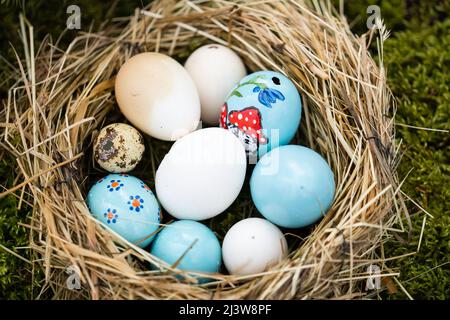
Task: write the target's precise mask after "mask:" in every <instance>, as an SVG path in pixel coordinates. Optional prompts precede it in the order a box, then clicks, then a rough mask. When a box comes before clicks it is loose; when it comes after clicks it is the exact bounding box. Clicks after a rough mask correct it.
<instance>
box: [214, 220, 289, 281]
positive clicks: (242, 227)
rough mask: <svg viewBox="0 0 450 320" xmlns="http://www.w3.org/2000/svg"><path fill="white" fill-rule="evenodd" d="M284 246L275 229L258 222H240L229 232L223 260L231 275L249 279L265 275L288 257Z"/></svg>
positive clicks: (223, 250)
mask: <svg viewBox="0 0 450 320" xmlns="http://www.w3.org/2000/svg"><path fill="white" fill-rule="evenodd" d="M287 253H288V250H287V242H286V238H285V237H284V235H283V233H282V232H281V231H280V229H278V228H277V227H276V226H275V225H273V224H272V223H270V222H269V221H267V220H265V219H261V218H248V219H244V220H241V221H239V222H238V223H236V224H235V225H234V226H232V227H231V229H230V230H228V232H227V234H226V235H225V238H224V240H223V244H222V257H223V262H224V264H225V267H226V268H227V270H228V272H230V274H234V275H249V274H256V273H261V272H264V271H267V270H268V269H269V268H270V267H271V266H273V265H275V264H277V263H278V262H280V261H281V260H282V259H284V258H285V257H286V256H287Z"/></svg>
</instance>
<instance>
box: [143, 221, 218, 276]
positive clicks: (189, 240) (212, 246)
mask: <svg viewBox="0 0 450 320" xmlns="http://www.w3.org/2000/svg"><path fill="white" fill-rule="evenodd" d="M150 253H151V254H152V255H154V256H156V257H158V258H159V259H161V260H163V261H165V262H166V263H167V264H169V265H173V264H175V262H177V261H178V262H179V264H178V265H177V268H178V269H180V270H185V271H197V272H202V273H216V272H218V271H219V268H220V265H221V263H222V250H221V247H220V242H219V240H218V239H217V237H216V235H215V234H214V233H213V232H212V231H211V229H209V228H208V227H207V226H205V225H203V224H201V223H199V222H196V221H192V220H179V221H175V222H172V223H171V224H169V225H167V226H166V227H164V228H163V229H162V230H161V231H160V232H159V233H158V235H157V236H156V238H155V240H154V241H153V244H152V246H151V249H150ZM202 280H206V279H202Z"/></svg>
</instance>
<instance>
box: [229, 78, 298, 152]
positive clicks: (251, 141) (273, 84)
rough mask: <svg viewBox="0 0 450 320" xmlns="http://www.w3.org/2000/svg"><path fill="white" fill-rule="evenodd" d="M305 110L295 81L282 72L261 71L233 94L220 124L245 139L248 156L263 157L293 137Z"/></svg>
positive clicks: (235, 89)
mask: <svg viewBox="0 0 450 320" xmlns="http://www.w3.org/2000/svg"><path fill="white" fill-rule="evenodd" d="M301 112H302V102H301V99H300V94H299V93H298V91H297V88H296V87H295V85H294V84H293V83H292V81H291V80H289V79H288V78H287V77H286V76H284V75H282V74H281V73H278V72H274V71H258V72H254V73H252V74H250V75H248V76H246V77H244V78H242V79H241V81H239V83H238V84H237V85H236V86H235V87H234V88H233V90H232V91H231V92H230V93H229V95H228V97H227V100H226V102H225V104H224V105H223V107H222V113H221V116H220V126H221V127H222V128H225V129H228V130H230V131H232V132H233V133H234V134H235V135H236V136H237V137H238V138H239V139H240V140H241V142H242V143H243V144H244V146H245V150H246V152H247V155H249V156H259V157H260V156H262V155H264V154H265V153H266V152H268V151H270V150H271V149H273V148H276V147H278V146H280V145H286V144H288V143H289V142H290V141H291V140H292V138H293V137H294V135H295V133H296V132H297V129H298V126H299V124H300V118H301Z"/></svg>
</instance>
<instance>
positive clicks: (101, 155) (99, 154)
mask: <svg viewBox="0 0 450 320" xmlns="http://www.w3.org/2000/svg"><path fill="white" fill-rule="evenodd" d="M144 150H145V145H144V139H143V138H142V135H141V134H140V133H139V131H137V130H136V129H135V128H133V127H132V126H130V125H128V124H125V123H113V124H110V125H108V126H106V127H104V128H103V129H102V130H101V131H100V133H99V134H98V136H97V138H96V139H95V142H94V158H95V160H96V161H97V163H98V164H99V165H100V167H102V168H103V169H105V170H106V171H109V172H112V173H122V172H129V171H131V170H133V169H134V168H135V167H136V166H137V164H138V163H139V161H141V159H142V155H143V154H144Z"/></svg>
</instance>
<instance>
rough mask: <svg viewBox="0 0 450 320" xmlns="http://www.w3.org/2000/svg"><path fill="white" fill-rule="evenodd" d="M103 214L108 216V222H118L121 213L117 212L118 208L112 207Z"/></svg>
mask: <svg viewBox="0 0 450 320" xmlns="http://www.w3.org/2000/svg"><path fill="white" fill-rule="evenodd" d="M103 216H104V217H105V218H106V222H107V223H111V222H112V223H116V222H117V218H119V215H118V214H117V210H116V209H112V210H111V209H110V208H108V210H107V211H106V212H105V213H104V214H103Z"/></svg>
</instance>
